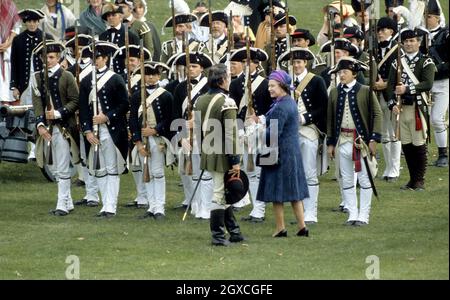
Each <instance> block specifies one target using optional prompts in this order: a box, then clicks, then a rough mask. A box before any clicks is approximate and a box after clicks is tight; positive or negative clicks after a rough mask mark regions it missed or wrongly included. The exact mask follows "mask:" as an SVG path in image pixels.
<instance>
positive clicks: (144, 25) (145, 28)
mask: <svg viewBox="0 0 450 300" xmlns="http://www.w3.org/2000/svg"><path fill="white" fill-rule="evenodd" d="M150 31H151V29H150V27H149V26H148V25H147V23H145V22H142V26H141V28H140V29H139V34H140V35H144V34H146V33H148V32H150Z"/></svg>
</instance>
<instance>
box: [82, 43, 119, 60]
mask: <svg viewBox="0 0 450 300" xmlns="http://www.w3.org/2000/svg"><path fill="white" fill-rule="evenodd" d="M92 48H93V45H92V43H91V44H89V46H86V47H84V48H83V49H82V50H81V56H82V57H92V50H93V49H92ZM117 50H119V47H118V46H117V45H116V44H113V43H111V42H106V41H96V42H95V57H99V56H111V55H113V54H114V53H117Z"/></svg>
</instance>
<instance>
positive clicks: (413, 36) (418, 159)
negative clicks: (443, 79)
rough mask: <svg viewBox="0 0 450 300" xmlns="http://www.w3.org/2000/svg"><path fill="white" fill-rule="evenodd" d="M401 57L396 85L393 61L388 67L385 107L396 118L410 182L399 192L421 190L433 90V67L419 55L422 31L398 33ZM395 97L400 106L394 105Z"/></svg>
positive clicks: (395, 68)
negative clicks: (398, 98) (429, 108)
mask: <svg viewBox="0 0 450 300" xmlns="http://www.w3.org/2000/svg"><path fill="white" fill-rule="evenodd" d="M400 34H401V41H402V47H403V50H404V52H405V54H404V55H403V56H402V58H401V68H402V75H401V78H402V82H401V84H398V83H397V61H394V63H393V64H392V67H391V70H390V73H389V80H388V86H387V93H388V99H389V102H388V106H389V108H390V109H392V112H393V113H394V114H395V115H398V116H399V120H398V122H399V125H398V126H400V140H401V142H402V149H403V154H404V155H405V160H406V164H407V165H408V170H409V177H410V180H409V181H408V183H407V184H405V185H404V186H402V187H401V188H402V189H403V190H414V191H421V190H423V189H424V188H425V186H424V183H425V172H426V166H427V138H428V134H429V112H428V105H429V103H428V101H429V99H428V95H427V94H426V93H427V92H429V91H430V90H431V88H432V87H433V81H434V76H435V71H436V65H435V64H434V62H433V60H432V59H431V58H429V57H427V56H425V55H424V54H422V53H421V52H420V51H419V48H420V43H421V42H422V37H423V36H424V35H425V34H426V32H425V31H423V30H421V29H418V28H415V29H409V28H404V29H402V31H401V32H400ZM396 95H398V96H400V99H401V103H397V100H396V98H397V97H396Z"/></svg>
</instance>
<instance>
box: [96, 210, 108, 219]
mask: <svg viewBox="0 0 450 300" xmlns="http://www.w3.org/2000/svg"><path fill="white" fill-rule="evenodd" d="M104 216H106V211H101V212H99V213H98V214H96V215H95V217H97V218H103V217H104Z"/></svg>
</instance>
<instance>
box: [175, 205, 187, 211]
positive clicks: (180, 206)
mask: <svg viewBox="0 0 450 300" xmlns="http://www.w3.org/2000/svg"><path fill="white" fill-rule="evenodd" d="M187 207H188V206H187V205H186V204H180V205H177V206H174V207H173V209H182V210H186V208H187Z"/></svg>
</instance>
